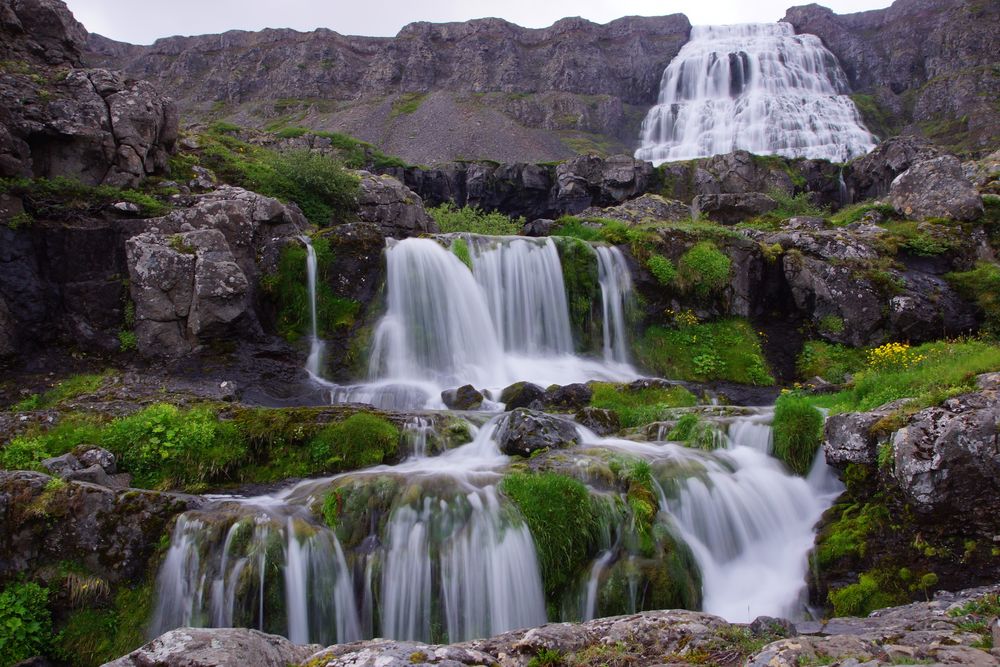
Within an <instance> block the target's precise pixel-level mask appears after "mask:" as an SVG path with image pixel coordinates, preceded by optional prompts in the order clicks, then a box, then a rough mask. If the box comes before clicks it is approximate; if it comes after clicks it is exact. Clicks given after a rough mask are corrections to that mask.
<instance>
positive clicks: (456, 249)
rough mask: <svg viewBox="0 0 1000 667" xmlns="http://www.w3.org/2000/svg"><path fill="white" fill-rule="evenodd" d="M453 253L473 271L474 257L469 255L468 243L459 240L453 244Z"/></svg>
mask: <svg viewBox="0 0 1000 667" xmlns="http://www.w3.org/2000/svg"><path fill="white" fill-rule="evenodd" d="M451 252H452V254H453V255H455V257H458V260H459V261H460V262H462V264H465V265H466V266H467V267H469V270H470V271H471V270H472V255H471V254H470V253H469V244H468V243H466V241H465V239H463V238H457V239H455V240H454V241H452V242H451Z"/></svg>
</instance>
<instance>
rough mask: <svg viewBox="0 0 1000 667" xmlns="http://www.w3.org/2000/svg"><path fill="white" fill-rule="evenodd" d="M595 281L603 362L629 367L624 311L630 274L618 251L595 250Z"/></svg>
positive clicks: (612, 249) (629, 285)
mask: <svg viewBox="0 0 1000 667" xmlns="http://www.w3.org/2000/svg"><path fill="white" fill-rule="evenodd" d="M596 251H597V267H598V280H599V281H600V284H601V313H602V319H601V326H602V340H603V342H604V349H603V352H604V361H606V362H609V363H618V364H627V363H628V340H627V339H626V337H625V308H626V306H627V305H628V301H629V298H630V297H631V294H632V274H631V273H630V272H629V270H628V264H626V263H625V256H624V255H623V254H622V251H621V250H619V249H618V248H613V247H608V246H597V248H596Z"/></svg>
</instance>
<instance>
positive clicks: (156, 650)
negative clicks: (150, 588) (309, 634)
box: [105, 628, 320, 667]
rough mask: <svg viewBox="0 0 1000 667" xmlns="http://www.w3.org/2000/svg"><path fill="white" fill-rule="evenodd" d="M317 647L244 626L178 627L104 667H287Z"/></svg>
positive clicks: (305, 657)
mask: <svg viewBox="0 0 1000 667" xmlns="http://www.w3.org/2000/svg"><path fill="white" fill-rule="evenodd" d="M319 648H320V647H319V646H316V645H314V644H308V645H304V646H303V645H298V644H293V643H292V642H290V641H288V640H287V639H285V638H284V637H279V636H277V635H269V634H265V633H263V632H260V631H258V630H249V629H245V628H215V629H206V628H178V629H177V630H171V631H170V632H167V633H165V634H163V635H160V636H159V637H157V638H156V639H154V640H153V641H151V642H149V643H148V644H146V645H145V646H142V647H141V648H138V649H136V650H134V651H132V652H131V653H129V654H128V655H126V656H123V657H121V658H119V659H118V660H115V661H113V662H109V663H107V664H106V665H105V667H151V666H153V665H156V666H157V667H288V666H289V665H295V664H299V663H302V662H305V661H306V660H307V659H308V658H309V656H310V655H312V654H313V653H315V652H316V651H317V650H319Z"/></svg>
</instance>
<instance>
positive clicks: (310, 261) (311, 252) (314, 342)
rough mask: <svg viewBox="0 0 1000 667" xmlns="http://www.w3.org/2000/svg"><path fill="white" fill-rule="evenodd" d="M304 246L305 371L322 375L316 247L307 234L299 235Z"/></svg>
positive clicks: (313, 374)
mask: <svg viewBox="0 0 1000 667" xmlns="http://www.w3.org/2000/svg"><path fill="white" fill-rule="evenodd" d="M299 238H300V239H301V240H302V242H303V243H304V244H305V246H306V285H307V287H308V291H309V317H310V320H309V322H310V329H309V357H308V358H307V359H306V371H308V372H309V374H310V375H311V376H313V377H316V378H318V377H320V376H321V375H322V370H321V368H322V364H323V349H324V347H325V345H324V343H323V340H322V339H321V338H320V337H319V326H318V323H317V317H316V268H317V262H316V249H315V248H313V245H312V242H311V241H310V240H309V237H308V236H300V237H299Z"/></svg>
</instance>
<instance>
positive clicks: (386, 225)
mask: <svg viewBox="0 0 1000 667" xmlns="http://www.w3.org/2000/svg"><path fill="white" fill-rule="evenodd" d="M358 175H359V176H360V177H361V180H360V183H359V185H358V219H359V220H361V222H370V223H373V224H376V225H378V227H379V229H380V230H381V232H382V235H383V236H388V237H391V238H396V239H404V238H407V237H409V236H418V235H420V234H428V233H430V234H433V233H435V232H437V230H438V228H437V223H436V222H434V219H433V218H432V217H431V216H429V215H428V214H427V211H425V210H424V206H423V201H422V200H421V199H420V196H419V195H417V194H416V193H415V192H413V190H411V189H410V188H408V187H406V186H405V185H403V184H402V183H400V182H399V181H397V180H396V179H395V178H393V177H391V176H377V175H375V174H370V173H368V172H367V171H361V172H358Z"/></svg>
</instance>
